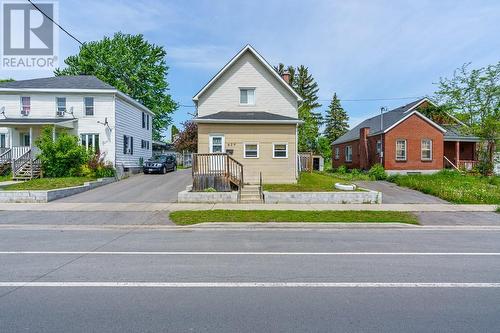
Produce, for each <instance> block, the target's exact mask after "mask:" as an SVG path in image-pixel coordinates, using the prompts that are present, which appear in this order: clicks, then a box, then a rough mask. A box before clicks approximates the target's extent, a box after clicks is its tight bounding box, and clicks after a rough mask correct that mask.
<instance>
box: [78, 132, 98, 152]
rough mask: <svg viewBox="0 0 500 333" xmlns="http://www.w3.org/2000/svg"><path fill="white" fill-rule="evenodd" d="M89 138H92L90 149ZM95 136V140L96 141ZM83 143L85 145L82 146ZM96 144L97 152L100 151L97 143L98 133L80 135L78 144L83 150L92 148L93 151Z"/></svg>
mask: <svg viewBox="0 0 500 333" xmlns="http://www.w3.org/2000/svg"><path fill="white" fill-rule="evenodd" d="M84 136H85V141H84V140H83V137H84ZM89 136H91V137H92V147H89ZM96 136H97V140H96ZM84 142H85V144H83V143H84ZM96 142H97V146H98V147H99V150H100V149H101V144H100V142H99V133H82V134H80V144H81V145H82V146H84V147H85V149H87V150H89V148H92V149H93V150H94V151H95V148H96Z"/></svg>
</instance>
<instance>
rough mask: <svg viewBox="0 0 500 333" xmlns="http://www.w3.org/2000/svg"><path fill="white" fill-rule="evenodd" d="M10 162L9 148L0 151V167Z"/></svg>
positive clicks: (10, 152)
mask: <svg viewBox="0 0 500 333" xmlns="http://www.w3.org/2000/svg"><path fill="white" fill-rule="evenodd" d="M10 161H12V150H11V149H9V148H1V149H0V165H1V164H4V163H10Z"/></svg>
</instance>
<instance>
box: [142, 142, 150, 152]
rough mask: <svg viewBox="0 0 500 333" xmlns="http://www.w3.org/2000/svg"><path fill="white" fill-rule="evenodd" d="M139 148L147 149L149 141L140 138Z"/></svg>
mask: <svg viewBox="0 0 500 333" xmlns="http://www.w3.org/2000/svg"><path fill="white" fill-rule="evenodd" d="M141 148H142V149H148V150H149V141H147V140H141Z"/></svg>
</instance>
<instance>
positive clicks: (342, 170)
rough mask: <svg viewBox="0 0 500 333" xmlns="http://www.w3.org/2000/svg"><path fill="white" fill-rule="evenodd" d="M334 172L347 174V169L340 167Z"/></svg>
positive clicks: (343, 166)
mask: <svg viewBox="0 0 500 333" xmlns="http://www.w3.org/2000/svg"><path fill="white" fill-rule="evenodd" d="M335 172H336V173H340V174H345V173H347V167H346V166H345V165H341V166H339V167H338V168H337V170H335Z"/></svg>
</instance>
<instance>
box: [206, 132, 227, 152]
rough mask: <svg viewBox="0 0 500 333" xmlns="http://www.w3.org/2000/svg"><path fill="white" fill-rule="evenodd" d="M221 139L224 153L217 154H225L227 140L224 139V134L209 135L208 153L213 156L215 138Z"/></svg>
mask: <svg viewBox="0 0 500 333" xmlns="http://www.w3.org/2000/svg"><path fill="white" fill-rule="evenodd" d="M219 137H220V138H221V146H222V151H220V152H217V153H225V152H226V144H225V143H226V140H225V138H224V134H209V135H208V152H209V153H210V154H213V153H214V151H213V140H214V138H219Z"/></svg>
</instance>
